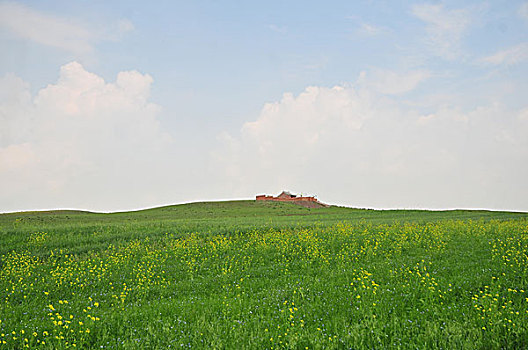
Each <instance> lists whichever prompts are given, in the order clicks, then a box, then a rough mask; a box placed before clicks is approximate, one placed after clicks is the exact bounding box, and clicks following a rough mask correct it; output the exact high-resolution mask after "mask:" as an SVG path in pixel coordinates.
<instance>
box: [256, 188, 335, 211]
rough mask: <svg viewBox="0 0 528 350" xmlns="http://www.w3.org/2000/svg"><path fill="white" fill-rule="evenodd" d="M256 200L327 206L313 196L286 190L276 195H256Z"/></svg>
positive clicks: (315, 206)
mask: <svg viewBox="0 0 528 350" xmlns="http://www.w3.org/2000/svg"><path fill="white" fill-rule="evenodd" d="M256 200H257V201H277V202H293V203H295V204H299V205H302V206H304V207H309V208H319V207H328V205H327V204H324V203H321V202H319V201H318V200H317V198H315V197H313V196H310V197H308V196H297V195H295V194H292V193H290V192H288V191H282V192H281V193H280V194H279V195H278V196H277V197H273V196H268V195H265V194H261V195H257V197H256Z"/></svg>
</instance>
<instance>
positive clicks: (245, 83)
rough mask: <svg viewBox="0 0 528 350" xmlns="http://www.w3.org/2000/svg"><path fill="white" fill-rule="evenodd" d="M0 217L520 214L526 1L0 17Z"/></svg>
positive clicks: (155, 5) (18, 6)
mask: <svg viewBox="0 0 528 350" xmlns="http://www.w3.org/2000/svg"><path fill="white" fill-rule="evenodd" d="M0 47H1V48H2V55H0V79H1V80H0V108H1V109H0V111H1V112H2V113H1V114H0V186H2V187H4V188H2V187H0V190H1V191H2V193H4V194H6V195H4V196H2V199H0V210H3V211H11V210H24V209H47V208H65V207H68V208H82V209H92V210H118V209H133V208H140V207H147V206H154V205H160V204H168V203H180V202H185V201H193V200H214V199H230V198H252V197H253V196H254V195H255V194H257V193H261V192H263V193H275V192H280V191H281V190H283V189H288V190H291V191H294V192H303V193H309V194H316V195H318V196H319V197H320V199H321V200H323V201H325V200H326V201H328V202H331V203H336V204H342V205H350V206H361V207H376V208H408V207H413V208H414V207H419V208H455V207H456V208H489V209H512V210H528V202H527V201H526V200H525V199H524V198H528V186H526V185H525V183H526V181H525V178H528V141H527V139H528V137H527V136H528V96H527V95H528V94H527V92H526V91H528V79H527V77H528V2H526V1H493V2H482V1H478V2H471V1H462V2H461V1H456V2H455V1H443V2H422V1H418V2H395V1H354V2H350V1H342V2H341V1H335V2H328V3H321V2H307V1H302V2H301V1H277V2H273V1H268V2H262V3H260V4H258V3H254V2H242V1H216V2H212V1H211V2H206V1H197V2H177V1H158V2H151V3H145V2H140V1H137V2H136V1H113V2H107V1H99V2H97V1H47V2H36V1H33V2H32V1H28V2H19V1H16V2H15V1H8V2H0Z"/></svg>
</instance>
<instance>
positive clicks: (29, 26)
mask: <svg viewBox="0 0 528 350" xmlns="http://www.w3.org/2000/svg"><path fill="white" fill-rule="evenodd" d="M0 27H3V28H4V29H5V30H6V31H8V32H10V33H12V34H14V35H16V36H18V37H20V38H22V39H26V40H30V41H33V42H36V43H38V44H41V45H46V46H51V47H55V48H58V49H61V50H64V51H67V52H71V53H73V54H75V55H77V56H84V55H88V54H91V53H92V52H93V51H94V45H95V44H96V43H98V42H100V41H104V40H118V39H119V38H121V37H122V35H124V34H125V33H126V32H129V31H131V30H132V29H133V28H134V26H133V24H132V23H131V22H130V21H129V20H126V19H121V20H119V21H118V22H117V24H116V25H114V26H105V25H102V26H101V25H95V24H91V25H90V24H87V23H80V21H79V20H78V19H77V20H75V19H72V18H67V17H60V16H56V15H51V14H48V13H44V12H40V11H37V10H35V9H32V8H31V7H28V6H25V5H22V4H18V3H14V2H2V3H0ZM112 27H113V28H112Z"/></svg>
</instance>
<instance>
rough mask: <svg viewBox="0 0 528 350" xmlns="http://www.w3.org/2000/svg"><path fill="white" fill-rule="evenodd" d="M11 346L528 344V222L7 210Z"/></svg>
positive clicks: (461, 215) (1, 226)
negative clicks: (11, 211)
mask: <svg viewBox="0 0 528 350" xmlns="http://www.w3.org/2000/svg"><path fill="white" fill-rule="evenodd" d="M0 242H1V243H2V244H1V245H0V347H1V348H6V349H20V348H24V347H25V348H43V349H55V348H113V349H121V348H131V349H144V348H159V349H164V348H222V349H244V348H259V349H260V348H263V349H280V348H292V349H306V348H308V349H326V348H336V349H341V348H351V349H372V348H380V349H382V348H387V349H394V348H402V349H416V348H419V349H423V348H431V349H475V348H477V349H489V348H491V349H493V348H495V349H500V348H527V347H528V271H527V270H528V215H527V214H523V213H507V212H488V211H439V212H430V211H376V210H361V209H350V208H338V207H331V208H320V209H308V208H303V207H299V206H296V205H294V204H287V203H272V202H268V203H265V202H264V203H256V202H253V201H236V202H217V203H194V204H188V205H180V206H170V207H163V208H156V209H149V210H143V211H137V212H127V213H113V214H99V213H89V212H77V211H50V212H30V213H12V214H2V215H0Z"/></svg>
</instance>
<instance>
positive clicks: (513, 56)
mask: <svg viewBox="0 0 528 350" xmlns="http://www.w3.org/2000/svg"><path fill="white" fill-rule="evenodd" d="M526 60H528V43H521V44H518V45H515V46H513V47H510V48H508V49H505V50H501V51H498V52H496V53H494V54H493V55H490V56H487V57H484V58H483V59H482V60H481V61H482V62H483V63H486V64H493V65H503V64H504V65H507V66H511V65H514V64H517V63H520V62H523V61H526Z"/></svg>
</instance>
